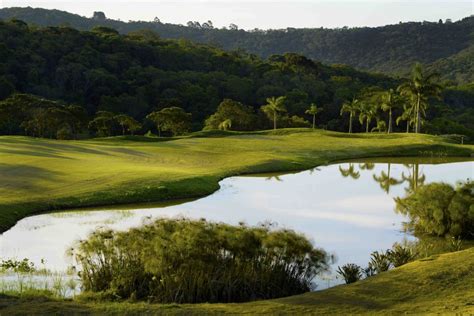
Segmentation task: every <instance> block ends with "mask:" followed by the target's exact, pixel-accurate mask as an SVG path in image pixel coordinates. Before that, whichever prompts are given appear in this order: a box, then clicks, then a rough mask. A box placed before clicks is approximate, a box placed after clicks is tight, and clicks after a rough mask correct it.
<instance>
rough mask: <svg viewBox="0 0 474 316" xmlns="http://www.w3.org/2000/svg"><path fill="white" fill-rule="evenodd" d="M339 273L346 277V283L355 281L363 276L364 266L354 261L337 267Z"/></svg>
mask: <svg viewBox="0 0 474 316" xmlns="http://www.w3.org/2000/svg"><path fill="white" fill-rule="evenodd" d="M337 274H339V275H340V276H342V277H343V278H344V281H345V282H346V284H350V283H354V282H357V281H359V280H360V279H361V278H362V268H361V267H360V266H358V265H356V264H354V263H348V264H345V265H343V266H342V267H337Z"/></svg>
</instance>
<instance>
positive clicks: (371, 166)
mask: <svg viewBox="0 0 474 316" xmlns="http://www.w3.org/2000/svg"><path fill="white" fill-rule="evenodd" d="M359 168H360V169H361V170H372V169H374V168H375V164H374V163H373V162H364V163H360V164H359Z"/></svg>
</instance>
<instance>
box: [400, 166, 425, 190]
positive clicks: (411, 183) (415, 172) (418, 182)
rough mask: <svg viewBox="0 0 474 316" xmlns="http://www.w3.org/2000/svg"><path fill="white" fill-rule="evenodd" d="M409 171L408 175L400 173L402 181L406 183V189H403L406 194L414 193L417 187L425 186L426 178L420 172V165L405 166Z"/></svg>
mask: <svg viewBox="0 0 474 316" xmlns="http://www.w3.org/2000/svg"><path fill="white" fill-rule="evenodd" d="M405 167H407V169H408V170H409V172H408V175H405V173H404V172H402V179H403V180H404V181H407V182H408V187H407V188H405V191H406V192H407V193H410V192H414V191H416V189H418V187H419V186H422V185H424V184H425V180H426V176H425V174H424V173H422V172H420V165H419V164H417V163H415V164H412V165H405Z"/></svg>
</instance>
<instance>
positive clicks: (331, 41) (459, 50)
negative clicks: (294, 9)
mask: <svg viewBox="0 0 474 316" xmlns="http://www.w3.org/2000/svg"><path fill="white" fill-rule="evenodd" d="M91 14H92V12H91ZM466 14H467V12H466ZM157 15H158V17H159V12H157ZM11 18H18V19H21V20H24V21H26V22H28V23H32V24H36V25H41V26H70V27H73V28H77V29H80V30H91V29H92V28H94V27H96V26H107V27H112V28H114V29H116V30H117V31H119V32H120V33H123V34H127V33H130V32H134V31H137V30H142V29H148V30H152V31H155V32H156V33H157V34H159V35H160V36H161V37H163V38H168V39H181V38H184V39H188V40H191V41H193V42H198V43H207V44H213V45H217V46H220V47H222V48H223V49H226V50H239V49H241V50H246V51H248V52H250V53H253V54H256V55H258V56H260V57H263V58H267V57H269V56H271V55H273V54H284V53H286V52H295V53H298V54H302V55H305V56H307V57H308V58H311V59H315V60H319V61H321V62H324V63H329V64H332V63H342V64H347V65H351V66H353V67H356V68H358V69H365V70H370V71H378V72H384V73H390V74H408V73H409V69H410V68H411V66H412V64H413V63H415V62H421V63H423V64H425V65H430V67H431V68H432V69H433V70H442V72H443V73H442V75H443V78H444V79H449V80H456V81H457V82H458V83H469V82H472V81H473V80H474V70H473V69H474V67H473V66H472V60H473V58H474V55H473V51H472V46H473V41H472V37H471V34H472V32H473V31H474V18H473V17H472V16H471V17H467V18H464V19H462V20H461V21H455V22H453V21H451V20H449V19H447V20H444V21H443V20H439V21H434V22H427V21H424V22H408V23H400V24H396V25H387V26H382V27H375V28H370V27H360V28H346V27H344V28H339V29H325V28H312V29H311V28H308V29H295V28H286V29H281V30H259V29H255V30H252V31H244V30H242V29H240V28H239V27H238V26H237V25H235V24H230V25H229V26H228V27H226V28H215V27H214V26H213V25H212V22H211V21H201V22H198V21H189V22H188V23H187V25H186V26H183V25H176V24H169V23H163V22H162V21H160V20H159V18H156V19H155V20H154V21H152V22H145V21H128V22H123V21H118V20H112V19H107V18H106V16H105V14H103V13H102V12H96V13H95V15H94V18H86V17H82V16H79V15H76V14H71V13H68V12H64V11H59V10H45V9H33V8H4V9H0V19H4V20H9V19H11ZM230 22H231V21H229V23H230ZM468 47H471V48H470V49H467V48H468ZM469 60H471V62H469ZM431 64H432V65H431ZM469 64H470V65H471V66H470V67H468V65H469Z"/></svg>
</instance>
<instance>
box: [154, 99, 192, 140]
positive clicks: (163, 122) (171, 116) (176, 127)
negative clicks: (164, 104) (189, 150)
mask: <svg viewBox="0 0 474 316" xmlns="http://www.w3.org/2000/svg"><path fill="white" fill-rule="evenodd" d="M147 118H148V119H150V120H152V121H153V122H155V124H157V128H158V132H159V133H160V135H161V132H160V131H169V132H171V134H172V135H181V134H185V133H187V132H189V131H190V130H191V114H190V113H186V112H185V111H184V110H183V109H182V108H180V107H177V106H173V107H169V108H164V109H162V110H160V111H158V112H152V113H150V114H149V115H148V116H147Z"/></svg>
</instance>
